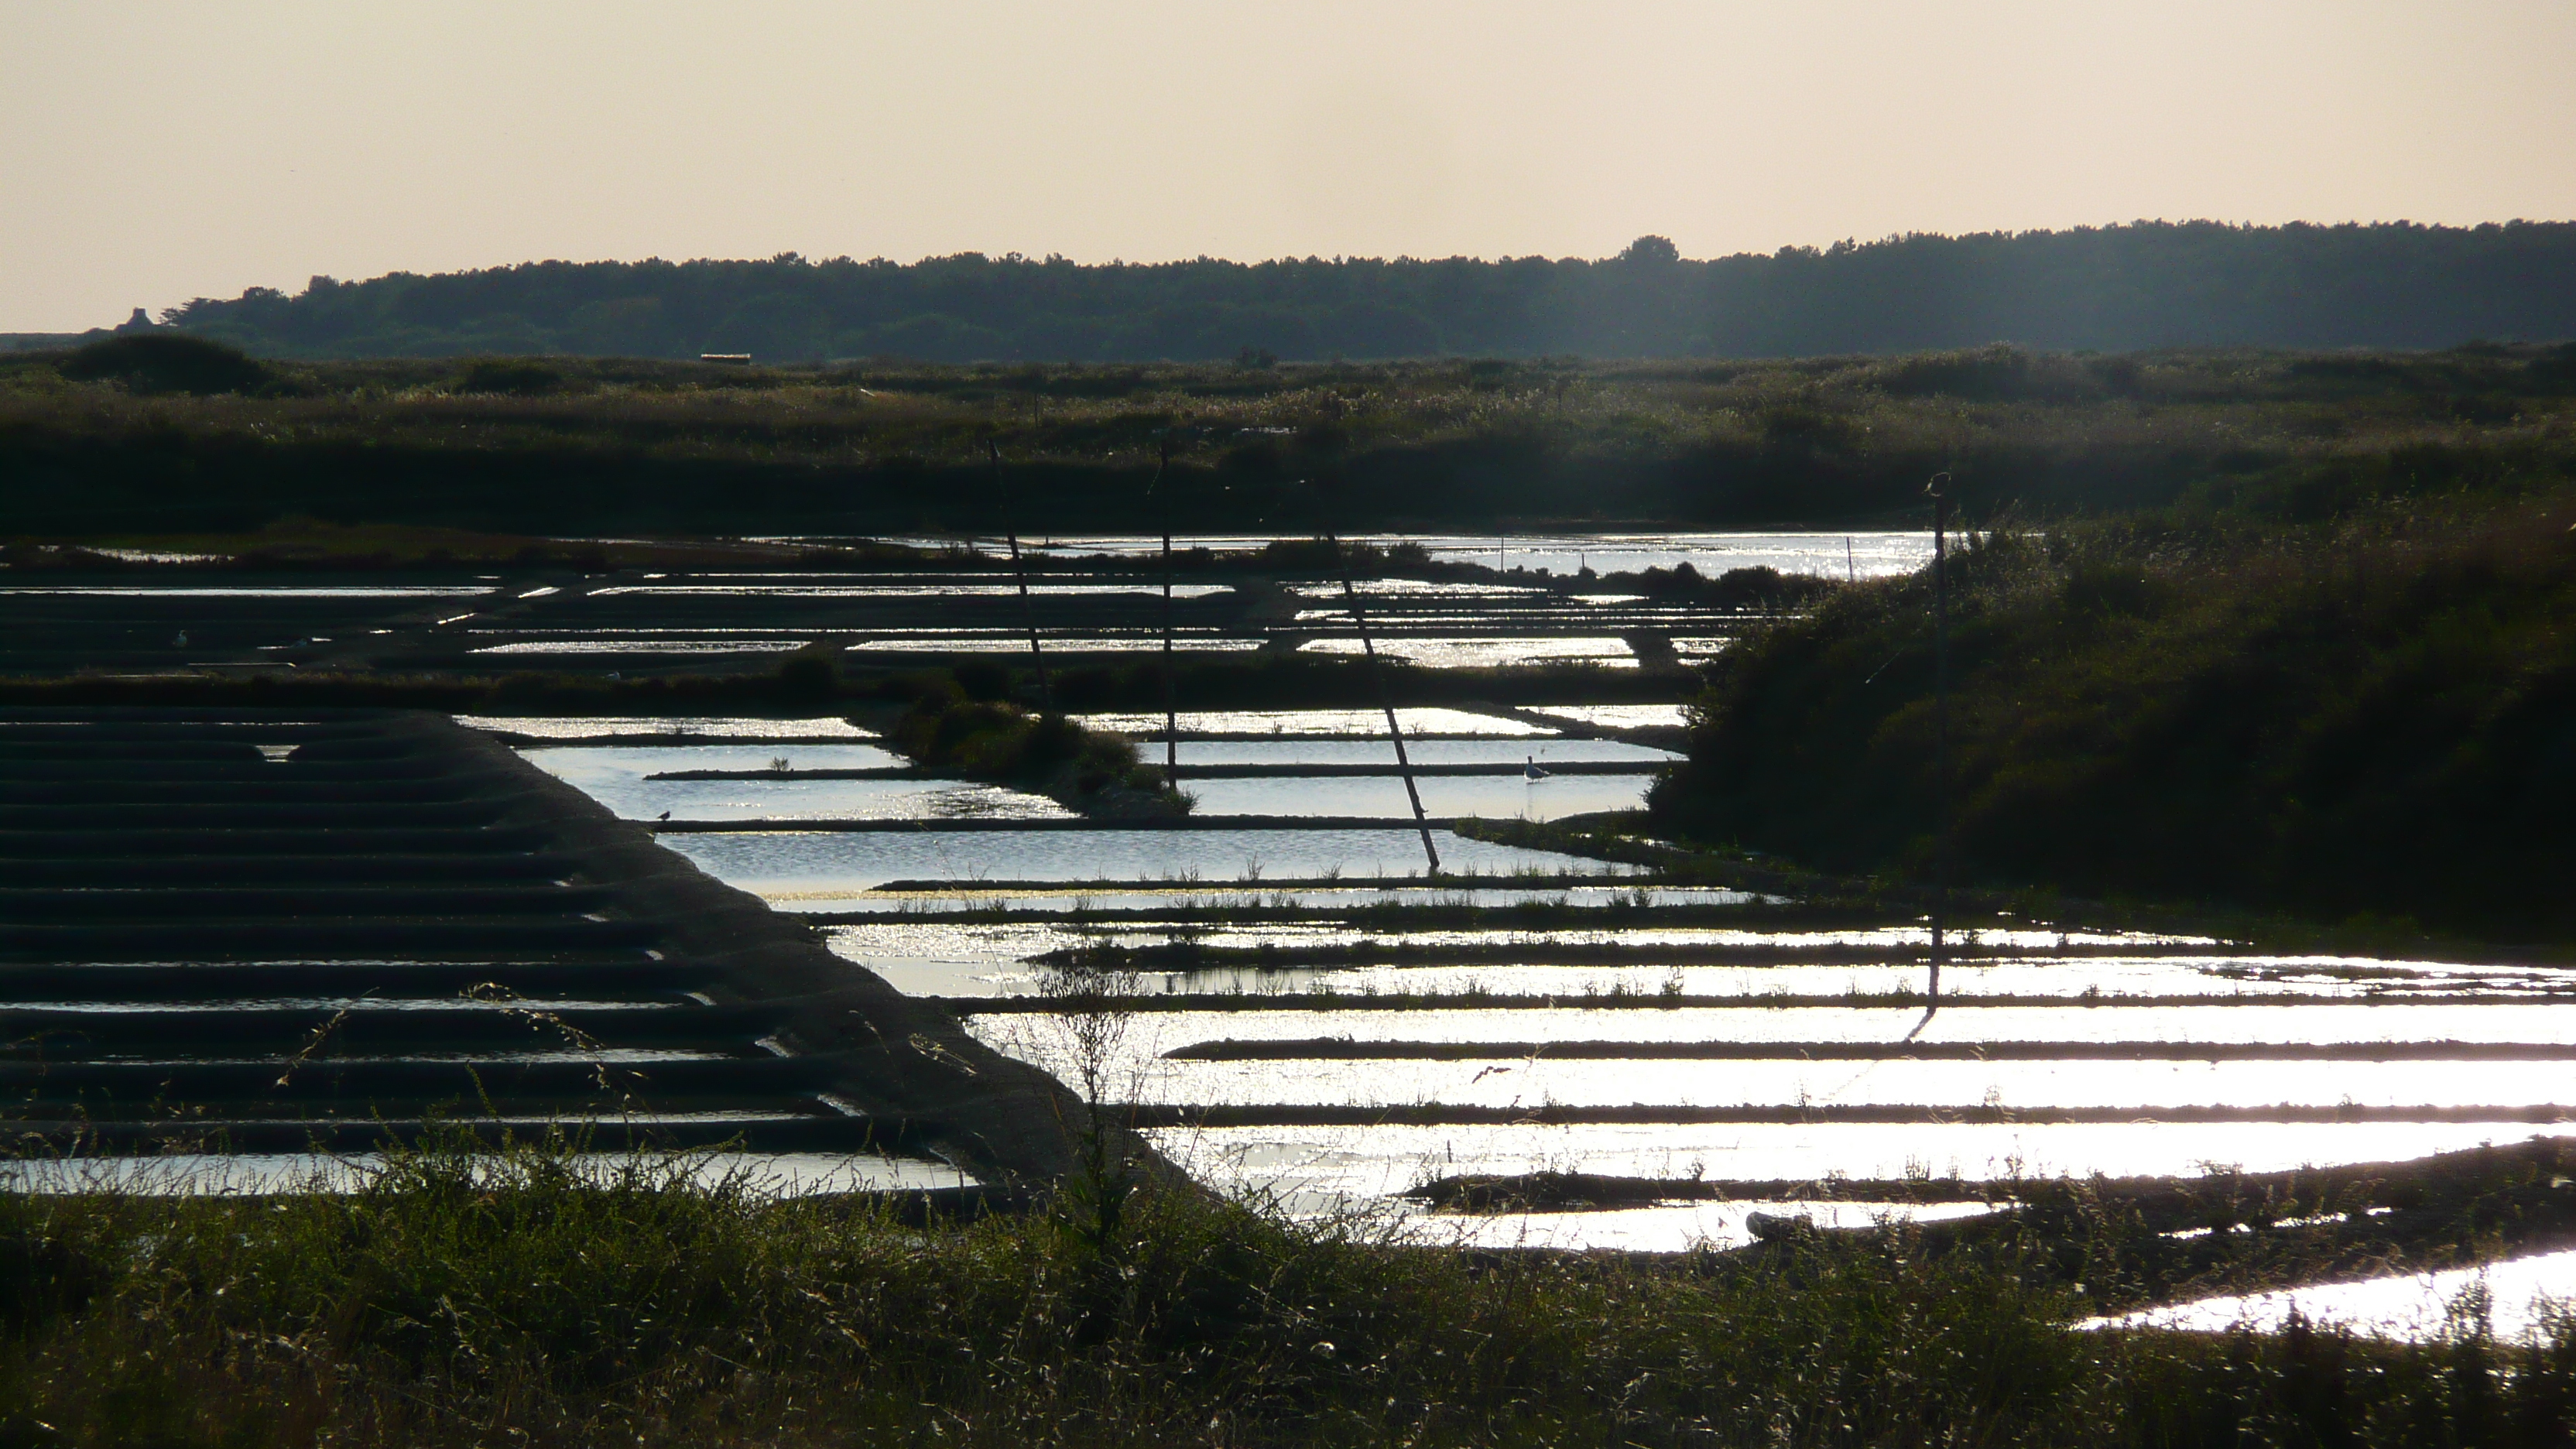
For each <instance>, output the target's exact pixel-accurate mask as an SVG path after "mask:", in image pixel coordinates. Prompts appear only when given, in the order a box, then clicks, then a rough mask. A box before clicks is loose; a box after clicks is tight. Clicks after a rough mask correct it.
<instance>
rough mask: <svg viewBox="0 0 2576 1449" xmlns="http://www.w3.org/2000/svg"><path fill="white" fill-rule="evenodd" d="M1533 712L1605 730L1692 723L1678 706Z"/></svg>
mask: <svg viewBox="0 0 2576 1449" xmlns="http://www.w3.org/2000/svg"><path fill="white" fill-rule="evenodd" d="M1529 712H1530V713H1532V714H1537V715H1545V716H1547V717H1548V718H1549V719H1561V720H1566V721H1569V722H1570V723H1573V724H1579V725H1590V726H1592V727H1594V728H1596V729H1605V730H1677V729H1681V728H1683V727H1684V726H1686V725H1688V724H1689V723H1690V720H1689V718H1688V717H1687V716H1686V715H1685V713H1684V711H1683V706H1681V705H1678V704H1534V705H1531V706H1530V707H1529Z"/></svg>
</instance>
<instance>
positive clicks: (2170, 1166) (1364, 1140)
mask: <svg viewBox="0 0 2576 1449" xmlns="http://www.w3.org/2000/svg"><path fill="white" fill-rule="evenodd" d="M1146 1135H1147V1136H1148V1137H1149V1138H1151V1139H1152V1140H1153V1142H1154V1145H1155V1146H1156V1147H1157V1148H1158V1149H1160V1150H1161V1151H1162V1152H1164V1153H1165V1154H1166V1155H1168V1156H1171V1157H1172V1158H1173V1159H1174V1160H1176V1161H1178V1162H1181V1163H1182V1164H1184V1165H1185V1166H1187V1167H1188V1168H1189V1169H1190V1170H1191V1172H1192V1173H1193V1174H1195V1175H1196V1176H1198V1177H1199V1178H1200V1179H1201V1180H1203V1181H1207V1182H1210V1183H1212V1184H1214V1185H1216V1186H1218V1187H1220V1188H1227V1189H1233V1190H1247V1189H1249V1190H1270V1191H1292V1190H1293V1191H1302V1192H1312V1193H1319V1194H1332V1195H1340V1196H1348V1197H1351V1198H1366V1197H1380V1196H1385V1195H1388V1194H1393V1193H1400V1192H1403V1191H1404V1190H1405V1189H1407V1188H1410V1187H1412V1186H1413V1185H1415V1184H1416V1183H1420V1182H1424V1181H1428V1180H1430V1179H1432V1178H1436V1177H1443V1176H1449V1175H1452V1174H1460V1175H1463V1174H1470V1173H1478V1174H1491V1175H1497V1176H1508V1175H1512V1174H1517V1173H1524V1172H1530V1171H1534V1170H1539V1169H1552V1170H1557V1171H1566V1172H1575V1171H1580V1172H1594V1173H1601V1174H1603V1175H1605V1176H1613V1177H1650V1178H1689V1177H1705V1178H1707V1179H1710V1180H1713V1181H1718V1182H1818V1181H1823V1180H1826V1179H1829V1178H1844V1179H1849V1180H1852V1181H1855V1182H1874V1181H1875V1182H1896V1181H1902V1180H1905V1179H1908V1178H1918V1179H1919V1178H1933V1179H1949V1178H1956V1179H1958V1180H1960V1181H1962V1182H1975V1183H1983V1182H2015V1181H2034V1180H2041V1179H2048V1178H2056V1177H2069V1176H2071V1177H2087V1176H2091V1175H2092V1174H2095V1173H2100V1174H2102V1175H2104V1176H2109V1177H2129V1176H2141V1177H2169V1176H2189V1175H2196V1174H2199V1173H2203V1172H2208V1171H2211V1170H2214V1169H2217V1170H2227V1171H2238V1172H2286V1171H2289V1170H2291V1169H2294V1168H2303V1167H2332V1166H2338V1165H2342V1164H2347V1163H2355V1162H2389V1161H2397V1160H2402V1159H2406V1158H2414V1157H2427V1156H2431V1155H2432V1154H2434V1153H2437V1152H2459V1151H2464V1150H2466V1149H2469V1148H2473V1147H2486V1146H2500V1145H2505V1144H2510V1143H2516V1142H2523V1141H2527V1140H2529V1139H2531V1138H2534V1137H2554V1136H2568V1135H2576V1127H2568V1128H2563V1129H2562V1128H2535V1127H2533V1126H2532V1124H2530V1123H2528V1122H2509V1121H2496V1122H2105V1123H2027V1122H1904V1123H1884V1124H1882V1123H1807V1122H1752V1123H1737V1122H1718V1123H1691V1122H1643V1123H1616V1124H1592V1123H1585V1124H1580V1125H1575V1126H1563V1127H1559V1126H1545V1125H1539V1124H1535V1123H1531V1124H1519V1123H1515V1124H1508V1125H1494V1126H1484V1125H1475V1126H1417V1125H1412V1124H1404V1123H1388V1124H1381V1125H1376V1126H1370V1127H1339V1126H1334V1127H1176V1128H1157V1129H1155V1130H1153V1131H1150V1132H1148V1133H1147V1134H1146Z"/></svg>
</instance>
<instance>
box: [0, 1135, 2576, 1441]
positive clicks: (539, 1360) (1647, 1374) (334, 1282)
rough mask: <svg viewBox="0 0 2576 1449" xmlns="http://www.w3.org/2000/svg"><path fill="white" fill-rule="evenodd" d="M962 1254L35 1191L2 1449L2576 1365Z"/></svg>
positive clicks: (2541, 1369) (964, 1430)
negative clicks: (52, 1194)
mask: <svg viewBox="0 0 2576 1449" xmlns="http://www.w3.org/2000/svg"><path fill="white" fill-rule="evenodd" d="M1067 1201H1068V1202H1070V1203H1075V1204H1076V1205H1075V1206H1069V1207H1065V1208H1062V1209H1059V1210H1057V1211H1053V1212H1038V1213H1033V1214H1030V1215H1028V1216H1025V1217H1015V1218H1005V1219H988V1220H986V1221H982V1222H979V1223H975V1224H972V1225H966V1226H957V1227H947V1228H936V1229H931V1230H928V1231H922V1230H919V1229H914V1228H907V1227H905V1226H903V1225H902V1224H901V1223H899V1222H898V1221H897V1220H896V1218H895V1217H894V1216H893V1215H891V1214H890V1213H889V1212H888V1211H887V1210H885V1209H884V1208H882V1207H878V1206H871V1205H868V1204H863V1203H855V1202H850V1201H834V1200H806V1201H790V1202H779V1201H773V1200H769V1199H766V1198H764V1197H763V1196H761V1195H760V1194H759V1193H757V1192H755V1191H753V1190H752V1185H751V1184H748V1183H745V1182H742V1181H738V1180H737V1181H727V1182H721V1183H717V1184H715V1185H713V1186H708V1185H704V1184H702V1183H697V1182H693V1181H692V1179H690V1178H689V1177H688V1176H687V1175H686V1174H685V1173H684V1172H683V1171H682V1170H681V1169H680V1166H679V1165H678V1164H676V1163H668V1164H661V1165H654V1164H651V1163H644V1164H637V1165H629V1166H627V1167H623V1168H618V1169H606V1170H584V1169H582V1168H580V1167H579V1166H577V1165H576V1160H575V1159H571V1158H568V1157H566V1156H564V1155H561V1154H557V1153H551V1152H545V1151H529V1150H520V1151H517V1152H512V1153H505V1154H501V1155H481V1156H478V1155H469V1154H465V1153H461V1152H455V1151H445V1150H430V1151H424V1152H421V1153H418V1154H415V1155H410V1156H405V1157H402V1158H399V1159H397V1160H396V1161H395V1163H394V1164H393V1166H392V1168H391V1170H390V1171H388V1172H387V1173H385V1174H384V1175H383V1176H382V1177H381V1178H379V1179H377V1180H375V1181H374V1182H373V1184H372V1185H371V1186H368V1187H367V1188H365V1189H364V1190H363V1191H359V1192H356V1193H354V1194H349V1195H344V1196H334V1195H328V1194H321V1193H293V1194H286V1195H280V1196H275V1197H267V1198H232V1199H206V1198H199V1199H193V1200H190V1199H179V1200H173V1199H153V1198H144V1197H135V1196H128V1195H120V1194H112V1193H110V1194H96V1195H86V1196H58V1197H26V1196H9V1197H0V1315H5V1316H0V1443H6V1444H9V1445H39V1444H44V1445H52V1444H62V1445H71V1444H119V1445H130V1444H166V1445H181V1444H226V1445H265V1444H311V1443H323V1442H330V1443H397V1442H398V1443H407V1444H445V1443H458V1444H464V1443H475V1444H487V1443H488V1444H514V1443H549V1444H552V1443H562V1444H589V1443H599V1444H607V1443H616V1444H620V1445H632V1444H667V1443H706V1442H726V1443H737V1442H739V1443H760V1444H809V1443H812V1444H838V1443H850V1444H876V1443H907V1442H918V1443H958V1444H1024V1443H1037V1444H1164V1443H1205V1444H1372V1443H1405V1444H1549V1445H1556V1444H1604V1445H1611V1444H1621V1445H1624V1444H1638V1445H1664V1444H1760V1445H1775V1444H1792V1445H1805V1444H2012V1443H2032V1444H2103V1443H2119V1444H2158V1445H2166V1444H2171V1445H2182V1444H2219V1443H2225V1444H2392V1445H2393V1444H2409V1445H2414V1444H2523V1443H2563V1442H2567V1440H2568V1434H2569V1426H2570V1423H2571V1412H2576V1410H2571V1405H2576V1335H2569V1334H2567V1333H2564V1332H2562V1333H2560V1334H2559V1335H2558V1336H2556V1337H2555V1338H2553V1339H2552V1340H2550V1341H2549V1342H2548V1343H2547V1344H2546V1345H2544V1346H2542V1347H2539V1348H2520V1347H2510V1346H2505V1345H2500V1344H2498V1343H2495V1342H2493V1341H2492V1340H2490V1339H2489V1338H2487V1337H2486V1336H2484V1335H2482V1334H2481V1333H2478V1332H2476V1331H2474V1330H2473V1329H2472V1330H2465V1331H2463V1332H2462V1333H2461V1334H2460V1335H2459V1336H2457V1337H2456V1338H2455V1339H2454V1340H2453V1341H2450V1342H2446V1343H2441V1344H2436V1345H2430V1346H2422V1347H2391V1346H2384V1345H2372V1344H2366V1343H2362V1342H2356V1341H2350V1340H2347V1339H2344V1338H2342V1337H2339V1336H2333V1335H2323V1334H2312V1333H2305V1332H2301V1333H2294V1334H2291V1335H2287V1336H2283V1337H2277V1338H2254V1337H2248V1336H2238V1337H2233V1338H2219V1339H2190V1338H2182V1337H2176V1336H2167V1335H2128V1336H2105V1335H2097V1334H2082V1333H2077V1332H2073V1331H2071V1330H2069V1329H2068V1328H2066V1327H2065V1326H2064V1325H2065V1323H2066V1321H2067V1320H2068V1319H2069V1318H2070V1317H2071V1316H2073V1315H2074V1314H2076V1313H2077V1312H2079V1311H2080V1303H2081V1300H2080V1299H2079V1298H2078V1296H2077V1295H2076V1294H2075V1293H2074V1292H2073V1291H2071V1290H2070V1289H2067V1288H2064V1287H2056V1286H2050V1284H2051V1283H2052V1282H2053V1281H2059V1280H2057V1279H2055V1278H2054V1277H2053V1275H2052V1274H2051V1273H2050V1272H2049V1271H2048V1269H2047V1266H2046V1263H2045V1261H2044V1259H2045V1255H2044V1254H2041V1253H2038V1252H2035V1251H2025V1250H2024V1249H2022V1248H2019V1247H2017V1246H2016V1245H2014V1244H2012V1243H2011V1242H2009V1241H2000V1242H1997V1243H1993V1244H1990V1245H1988V1247H1987V1248H1986V1250H1985V1251H1983V1252H1981V1253H1979V1254H1976V1255H1973V1256H1972V1255H1967V1254H1928V1253H1926V1252H1925V1251H1924V1248H1925V1243H1924V1240H1922V1239H1920V1238H1917V1237H1913V1236H1909V1235H1907V1234H1904V1233H1890V1234H1886V1235H1882V1236H1879V1237H1876V1238H1872V1239H1867V1240H1849V1239H1830V1238H1817V1239H1813V1240H1808V1241H1801V1242H1794V1243H1787V1244H1778V1245H1772V1246H1770V1247H1766V1248H1765V1249H1763V1250H1762V1252H1761V1253H1760V1254H1759V1255H1754V1256H1718V1255H1699V1256H1688V1257H1682V1258H1673V1259H1655V1260H1647V1259H1632V1258H1620V1257H1606V1256H1605V1257H1586V1256H1541V1255H1518V1254H1491V1253H1466V1252H1458V1251H1446V1250H1430V1249H1421V1248H1406V1247H1399V1246H1393V1245H1390V1244H1388V1243H1386V1242H1385V1241H1383V1240H1382V1239H1381V1238H1380V1237H1378V1236H1377V1235H1375V1234H1373V1233H1372V1232H1370V1231H1368V1230H1367V1229H1366V1228H1365V1227H1364V1226H1362V1225H1358V1224H1352V1223H1339V1224H1333V1225H1328V1226H1324V1227H1296V1226H1288V1225H1283V1224H1282V1223H1281V1222H1280V1221H1279V1220H1277V1219H1276V1218H1275V1217H1273V1216H1270V1215H1266V1214H1263V1213H1260V1212H1256V1211H1252V1210H1248V1209H1246V1208H1243V1207H1241V1206H1237V1205H1229V1204H1221V1203H1216V1202H1212V1201H1209V1200H1207V1199H1205V1198H1201V1197H1197V1196H1194V1195H1189V1194H1185V1193H1178V1192H1159V1193H1147V1194H1144V1195H1142V1196H1139V1197H1137V1198H1135V1199H1133V1200H1132V1201H1130V1202H1129V1203H1128V1205H1127V1208H1126V1210H1125V1212H1124V1213H1123V1214H1121V1215H1118V1216H1116V1217H1115V1218H1114V1219H1113V1223H1114V1225H1113V1227H1112V1228H1111V1229H1110V1230H1108V1231H1105V1232H1104V1231H1102V1230H1101V1221H1102V1220H1101V1215H1099V1214H1097V1213H1096V1212H1090V1211H1087V1210H1085V1209H1083V1208H1082V1207H1080V1206H1079V1205H1078V1204H1079V1203H1080V1202H1084V1201H1096V1196H1091V1197H1087V1196H1086V1195H1085V1194H1081V1193H1078V1192H1077V1193H1070V1194H1068V1195H1067Z"/></svg>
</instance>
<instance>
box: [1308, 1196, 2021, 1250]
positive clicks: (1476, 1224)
mask: <svg viewBox="0 0 2576 1449" xmlns="http://www.w3.org/2000/svg"><path fill="white" fill-rule="evenodd" d="M1370 1201H1371V1200H1370V1199H1366V1198H1356V1197H1351V1196H1347V1195H1339V1194H1323V1193H1317V1192H1313V1191H1291V1192H1290V1193H1289V1194H1287V1196H1286V1200H1285V1202H1284V1204H1283V1205H1284V1206H1286V1207H1287V1208H1288V1209H1289V1211H1290V1212H1292V1213H1297V1212H1300V1211H1301V1210H1302V1211H1303V1212H1305V1213H1308V1214H1312V1215H1315V1216H1323V1215H1325V1214H1330V1213H1339V1212H1349V1211H1353V1210H1355V1209H1357V1208H1358V1207H1359V1206H1360V1205H1361V1204H1363V1203H1367V1202H1370ZM1375 1201H1377V1202H1381V1203H1382V1202H1386V1201H1387V1200H1386V1199H1376V1200H1375ZM1993 1211H1995V1209H1994V1208H1992V1207H1991V1206H1989V1205H1987V1204H1985V1203H1982V1202H1940V1203H1870V1202H1819V1201H1812V1200H1805V1199H1787V1200H1781V1201H1759V1200H1755V1201H1745V1200H1733V1201H1727V1202H1679V1203H1661V1204H1657V1205H1655V1206H1653V1207H1635V1208H1607V1209H1594V1210H1586V1211H1581V1212H1511V1213H1434V1212H1400V1213H1399V1214H1397V1215H1396V1216H1395V1217H1394V1219H1393V1222H1392V1226H1393V1228H1394V1231H1395V1232H1396V1233H1397V1234H1398V1235H1400V1236H1401V1237H1403V1238H1404V1239H1405V1240H1406V1241H1407V1242H1411V1243H1416V1244H1420V1245H1422V1246H1425V1247H1455V1248H1553V1249H1578V1248H1590V1249H1599V1248H1607V1249H1613V1250H1617V1251H1621V1252H1630V1253H1681V1252H1689V1251H1692V1250H1695V1249H1701V1248H1714V1249H1721V1250H1723V1249H1727V1248H1740V1247H1743V1246H1744V1245H1745V1244H1747V1243H1750V1242H1752V1241H1753V1232H1752V1230H1751V1229H1750V1228H1749V1227H1747V1226H1746V1224H1745V1219H1746V1218H1747V1217H1749V1216H1751V1215H1752V1214H1754V1213H1768V1214H1770V1215H1772V1216H1774V1217H1795V1218H1804V1219H1806V1220H1807V1221H1808V1222H1810V1223H1812V1224H1814V1225H1815V1226H1817V1227H1820V1228H1867V1227H1874V1226H1884V1225H1891V1224H1896V1223H1937V1222H1955V1221H1957V1220H1958V1219H1961V1218H1972V1217H1983V1216H1985V1215H1986V1214H1988V1213H1991V1212H1993Z"/></svg>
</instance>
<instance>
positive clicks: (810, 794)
mask: <svg viewBox="0 0 2576 1449" xmlns="http://www.w3.org/2000/svg"><path fill="white" fill-rule="evenodd" d="M520 753H521V754H522V755H523V756H524V757H526V759H527V760H528V762H529V763H530V764H533V765H535V766H536V767H537V768H539V769H541V770H544V771H545V772H546V773H547V774H550V775H553V776H554V777H555V778H557V779H559V780H562V781H564V782H565V783H567V784H570V785H572V786H574V787H575V788H577V789H579V790H581V791H582V793H584V794H586V795H588V796H590V797H591V798H592V799H594V800H597V801H598V802H600V803H601V804H603V805H605V806H607V807H608V808H609V809H611V810H614V811H616V812H617V813H618V814H619V815H621V816H623V817H625V818H626V819H629V820H652V819H657V818H659V817H660V816H661V814H662V813H663V812H665V811H668V812H669V813H670V816H671V818H672V819H674V820H690V821H731V820H911V819H944V818H961V817H983V818H990V817H1000V818H1006V819H1048V818H1061V817H1065V816H1069V815H1071V814H1072V813H1073V812H1071V811H1069V810H1067V809H1065V808H1064V807H1063V806H1061V805H1058V804H1057V803H1055V802H1054V801H1053V800H1049V799H1047V798H1046V797H1045V796H1042V795H1031V794H1027V793H1025V792H1022V791H1018V790H1006V789H1003V788H1002V787H1000V786H997V785H981V784H975V783H973V782H970V781H965V780H811V779H797V778H794V777H792V776H783V777H781V778H777V779H729V780H655V779H650V778H647V777H648V776H650V775H653V774H658V773H662V772H664V771H672V770H761V769H766V768H768V767H769V766H770V765H771V763H772V762H773V761H775V760H779V759H786V760H788V761H789V762H790V763H791V764H792V765H794V766H795V767H798V768H803V769H817V770H820V769H845V770H858V769H887V768H891V767H898V766H901V765H903V764H904V763H905V761H904V760H903V758H902V757H901V756H899V755H896V754H893V753H891V752H889V751H886V750H882V749H879V748H877V747H876V746H873V745H806V746H800V747H790V746H785V745H779V746H770V745H681V746H672V747H667V748H666V747H659V746H647V745H634V746H628V745H579V746H568V747H550V748H540V749H530V750H522V751H521V752H520Z"/></svg>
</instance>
